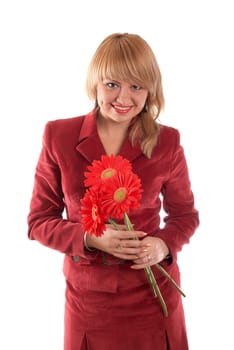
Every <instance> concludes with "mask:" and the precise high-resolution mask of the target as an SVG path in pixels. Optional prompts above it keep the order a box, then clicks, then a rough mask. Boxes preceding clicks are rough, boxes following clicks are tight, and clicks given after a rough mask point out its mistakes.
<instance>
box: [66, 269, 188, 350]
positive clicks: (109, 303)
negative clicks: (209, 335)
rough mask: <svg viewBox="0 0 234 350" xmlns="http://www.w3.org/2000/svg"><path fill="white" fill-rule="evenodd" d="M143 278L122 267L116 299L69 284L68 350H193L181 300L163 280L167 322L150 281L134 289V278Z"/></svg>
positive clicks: (161, 286) (161, 283)
mask: <svg viewBox="0 0 234 350" xmlns="http://www.w3.org/2000/svg"><path fill="white" fill-rule="evenodd" d="M105 268H110V273H111V272H113V271H112V269H111V267H105ZM142 272H143V274H144V271H143V270H142V271H132V270H130V269H129V267H126V265H119V278H118V290H117V292H115V293H113V292H110V293H108V292H103V291H92V290H87V289H83V288H82V287H81V286H79V287H78V286H77V284H76V285H74V283H72V282H71V281H66V303H65V333H64V350H136V349H137V350H157V349H158V350H169V349H170V350H188V342H187V335H186V327H185V319H184V312H183V305H182V300H181V296H180V294H179V293H178V291H177V290H176V289H175V288H174V287H173V286H172V285H171V283H170V282H168V280H167V279H165V278H164V277H163V281H161V282H160V289H161V291H162V294H163V296H164V299H165V301H166V304H167V307H168V313H169V315H168V316H167V317H165V316H164V315H163V313H162V309H161V306H160V303H159V301H158V299H157V298H154V297H153V295H152V291H151V289H150V286H149V284H148V281H147V279H146V277H145V276H144V278H145V283H141V284H140V285H138V286H136V285H135V286H134V287H131V286H130V285H129V283H128V274H129V273H130V274H131V273H139V274H140V273H142ZM100 283H102V282H101V281H100Z"/></svg>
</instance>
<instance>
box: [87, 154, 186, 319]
mask: <svg viewBox="0 0 234 350" xmlns="http://www.w3.org/2000/svg"><path fill="white" fill-rule="evenodd" d="M84 175H85V178H86V179H85V181H84V185H85V187H87V190H86V192H85V195H84V197H83V198H82V199H81V218H82V226H83V229H84V232H86V233H87V234H90V235H92V234H93V235H96V236H101V235H102V234H103V232H104V231H105V228H106V223H108V222H109V223H111V224H112V225H114V227H115V228H116V229H119V226H118V224H117V223H116V221H115V219H123V221H124V224H125V226H126V228H127V230H129V231H134V228H133V225H132V223H131V221H130V219H129V216H128V214H129V212H130V210H132V209H137V208H139V206H140V199H141V194H142V192H143V189H142V187H141V181H140V179H139V177H138V176H137V175H136V174H135V173H134V172H133V171H132V165H131V163H130V162H129V161H128V160H127V159H125V158H123V157H121V156H113V155H111V156H105V155H103V156H102V157H101V160H94V161H93V163H92V165H90V166H88V168H87V171H86V172H85V173H84ZM155 266H156V267H157V268H158V269H159V270H160V271H161V272H162V273H163V274H164V275H165V276H166V277H167V278H168V279H169V280H170V281H171V283H172V284H173V285H174V286H175V287H176V288H177V289H178V290H179V292H180V293H181V294H182V295H184V293H183V292H182V291H181V289H180V287H179V286H178V285H177V284H176V282H175V281H174V280H173V279H172V278H171V277H170V275H169V274H168V273H167V272H166V271H165V270H164V268H163V267H162V266H161V265H160V264H159V263H158V264H156V265H155ZM145 273H146V276H147V279H148V281H149V284H150V286H151V288H152V291H153V295H154V296H155V297H158V298H159V301H160V303H161V306H162V309H163V313H164V315H165V316H167V314H168V312H167V306H166V303H165V301H164V299H163V297H162V294H161V292H160V289H159V287H158V284H157V281H156V279H155V277H154V274H153V271H152V269H151V267H150V266H148V267H145Z"/></svg>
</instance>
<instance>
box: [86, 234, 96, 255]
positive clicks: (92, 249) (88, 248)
mask: <svg viewBox="0 0 234 350" xmlns="http://www.w3.org/2000/svg"><path fill="white" fill-rule="evenodd" d="M87 235H88V234H87V232H85V234H84V247H85V249H86V250H88V251H89V252H94V251H95V250H96V249H95V248H90V247H89V245H88V243H87Z"/></svg>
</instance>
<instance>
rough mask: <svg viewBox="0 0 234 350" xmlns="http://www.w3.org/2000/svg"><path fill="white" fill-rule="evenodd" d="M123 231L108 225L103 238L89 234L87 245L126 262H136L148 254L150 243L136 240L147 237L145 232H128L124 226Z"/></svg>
mask: <svg viewBox="0 0 234 350" xmlns="http://www.w3.org/2000/svg"><path fill="white" fill-rule="evenodd" d="M122 229H123V230H116V229H114V227H113V226H112V225H106V231H104V233H103V235H102V236H101V237H96V236H94V235H88V234H87V236H86V242H87V245H88V246H89V247H90V248H96V249H99V250H102V251H104V252H106V253H109V254H111V255H113V256H115V257H117V258H119V259H125V260H135V259H137V258H138V257H139V256H143V255H144V256H145V255H146V254H148V253H147V251H148V245H149V243H148V242H147V241H144V242H143V241H142V240H138V239H135V238H142V237H145V236H146V235H147V233H145V232H143V231H127V230H126V227H125V226H124V225H123V226H122Z"/></svg>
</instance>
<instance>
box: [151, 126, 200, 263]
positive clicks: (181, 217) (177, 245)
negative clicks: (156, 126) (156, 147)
mask: <svg viewBox="0 0 234 350" xmlns="http://www.w3.org/2000/svg"><path fill="white" fill-rule="evenodd" d="M170 162H171V167H170V174H169V177H168V179H167V180H166V181H165V182H164V184H163V187H162V191H161V192H162V197H163V209H164V212H165V217H164V219H163V220H164V223H165V225H164V227H163V228H161V229H160V231H159V232H158V233H157V236H158V237H160V238H162V239H163V240H164V241H165V243H166V244H167V246H168V248H169V250H170V254H171V256H172V259H173V260H174V259H177V253H178V252H179V251H180V250H181V249H182V247H183V245H184V244H186V243H189V241H190V237H191V236H192V235H193V233H194V232H195V230H196V228H197V227H198V225H199V215H198V211H197V210H196V208H195V204H194V195H193V192H192V190H191V183H190V178H189V172H188V167H187V162H186V158H185V155H184V149H183V147H182V146H181V144H180V135H179V132H178V131H177V140H176V143H175V147H174V150H173V152H172V153H171V160H170Z"/></svg>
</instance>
